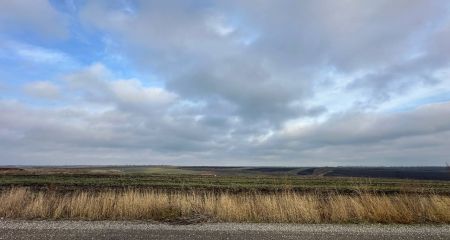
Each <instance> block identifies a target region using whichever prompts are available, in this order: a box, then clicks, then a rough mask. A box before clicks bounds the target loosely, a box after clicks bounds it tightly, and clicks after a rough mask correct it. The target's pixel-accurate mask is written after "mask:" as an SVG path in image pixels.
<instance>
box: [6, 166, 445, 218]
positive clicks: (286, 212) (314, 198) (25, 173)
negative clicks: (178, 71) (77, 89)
mask: <svg viewBox="0 0 450 240" xmlns="http://www.w3.org/2000/svg"><path fill="white" fill-rule="evenodd" d="M304 171H310V172H312V174H309V175H301V174H299V172H304ZM415 171H417V169H415ZM329 172H331V170H330V169H320V170H317V169H314V170H313V171H311V170H308V169H307V168H241V167H201V168H200V167H168V166H142V167H137V166H133V167H72V168H61V167H59V168H55V167H45V168H44V167H39V168H36V167H28V168H3V169H1V174H0V201H1V202H2V205H1V206H0V217H4V218H7V219H79V220H156V221H175V222H182V223H185V222H187V223H191V222H203V221H220V222H286V223H353V222H355V223H361V222H370V223H449V222H450V181H445V180H418V179H395V178H362V177H342V176H327V175H326V174H325V173H329ZM378 174H379V173H378Z"/></svg>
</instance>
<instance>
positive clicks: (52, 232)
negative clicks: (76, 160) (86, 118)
mask: <svg viewBox="0 0 450 240" xmlns="http://www.w3.org/2000/svg"><path fill="white" fill-rule="evenodd" d="M0 239H27V240H30V239H65V240H70V239H333V240H338V239H450V225H361V224H358V225H356V224H348V225H334V224H333V225H331V224H252V223H205V224H195V225H171V224H162V223H151V222H128V221H95V222H90V221H21V220H0Z"/></svg>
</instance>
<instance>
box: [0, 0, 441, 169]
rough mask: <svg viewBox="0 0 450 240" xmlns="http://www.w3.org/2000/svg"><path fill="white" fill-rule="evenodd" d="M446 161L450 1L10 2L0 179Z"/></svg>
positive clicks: (4, 42) (2, 27)
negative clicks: (54, 171)
mask: <svg viewBox="0 0 450 240" xmlns="http://www.w3.org/2000/svg"><path fill="white" fill-rule="evenodd" d="M449 156H450V1H447V0H395V1H392V0H377V1H371V0H342V1H335V0H319V1H317V0H301V1H290V0H277V1H264V0H262V1H259V0H255V1H243V0H242V1H234V0H224V1H220V0H219V1H206V0H179V1H172V0H164V1H152V0H142V1H139V0H136V1H133V0H117V1H110V0H104V1H102V0H92V1H90V0H79V1H78V0H66V1H62V0H50V1H47V0H14V1H11V0H0V165H16V164H25V165H39V164H58V165H68V164H172V165H247V166H249V165H268V166H312V165H314V166H325V165H326V166H338V165H339V166H344V165H351V166H380V165H386V166H394V165H396V166H398V165H399V166H412V165H416V166H417V165H421V166H425V165H437V166H443V165H445V163H446V162H450V157H449Z"/></svg>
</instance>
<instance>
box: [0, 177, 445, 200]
mask: <svg viewBox="0 0 450 240" xmlns="http://www.w3.org/2000/svg"><path fill="white" fill-rule="evenodd" d="M11 187H28V188H31V189H33V190H48V189H50V190H55V191H60V192H72V191H78V190H83V191H102V190H105V189H115V190H123V189H129V188H134V189H141V190H166V191H191V190H195V191H207V192H215V193H218V192H233V193H238V192H254V191H257V192H265V193H269V192H272V193H275V192H283V191H295V192H299V193H300V192H303V193H305V192H313V193H316V192H321V193H325V192H327V193H328V192H338V193H343V194H344V193H345V194H349V193H357V192H360V191H364V192H370V193H386V194H394V193H421V194H424V193H429V194H445V195H450V181H431V180H405V179H380V178H377V179H373V178H372V179H369V178H349V177H346V178H344V177H300V176H264V175H256V176H253V175H252V176H247V175H245V176H220V175H189V174H145V175H135V174H123V175H111V174H98V173H96V174H92V173H91V174H61V173H51V174H27V175H17V174H14V175H13V174H4V175H0V190H1V189H8V188H11Z"/></svg>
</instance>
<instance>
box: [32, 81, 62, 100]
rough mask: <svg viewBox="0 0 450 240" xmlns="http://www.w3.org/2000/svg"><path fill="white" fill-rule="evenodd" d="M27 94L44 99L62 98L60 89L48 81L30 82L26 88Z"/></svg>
mask: <svg viewBox="0 0 450 240" xmlns="http://www.w3.org/2000/svg"><path fill="white" fill-rule="evenodd" d="M24 90H25V92H26V93H27V94H29V95H31V96H33V97H38V98H44V99H57V98H59V97H61V92H60V89H59V87H58V86H57V85H55V84H54V83H52V82H48V81H37V82H30V83H27V84H26V85H25V86H24Z"/></svg>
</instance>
